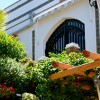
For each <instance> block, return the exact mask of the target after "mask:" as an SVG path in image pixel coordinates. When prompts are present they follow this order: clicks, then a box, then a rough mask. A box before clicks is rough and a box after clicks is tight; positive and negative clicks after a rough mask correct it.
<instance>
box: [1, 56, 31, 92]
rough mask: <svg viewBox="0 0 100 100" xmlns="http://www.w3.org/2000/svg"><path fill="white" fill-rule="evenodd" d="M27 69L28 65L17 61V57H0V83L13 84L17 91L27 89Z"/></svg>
mask: <svg viewBox="0 0 100 100" xmlns="http://www.w3.org/2000/svg"><path fill="white" fill-rule="evenodd" d="M25 71H26V66H23V65H21V63H18V62H16V61H15V59H11V58H8V57H6V58H0V84H3V83H5V84H7V85H9V86H13V87H14V88H15V89H16V91H17V92H22V91H25V90H26V86H29V82H28V80H29V79H28V77H27V75H26V73H25Z"/></svg>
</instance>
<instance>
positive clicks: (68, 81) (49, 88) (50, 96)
mask: <svg viewBox="0 0 100 100" xmlns="http://www.w3.org/2000/svg"><path fill="white" fill-rule="evenodd" d="M52 61H58V62H63V63H65V64H70V65H73V66H74V67H75V66H78V65H81V64H84V63H88V62H91V61H93V60H91V59H87V58H85V57H84V56H83V55H82V53H78V54H77V53H75V52H71V53H70V54H69V55H67V54H66V52H65V51H64V52H62V53H61V54H58V55H56V54H54V53H50V57H49V58H45V59H43V60H41V61H39V62H38V66H37V67H35V70H34V72H33V73H34V76H35V77H33V81H35V82H37V86H36V91H35V92H36V95H37V96H38V97H39V98H40V99H41V100H81V99H82V100H94V99H95V98H97V91H96V87H95V85H94V82H93V80H92V79H91V78H85V79H84V77H82V76H80V75H79V76H78V77H80V78H81V79H84V80H83V81H81V84H80V85H76V84H75V82H76V81H77V78H78V77H77V75H72V76H67V77H64V78H61V79H57V80H54V81H51V80H49V79H48V77H49V75H51V74H53V73H56V72H59V71H62V70H58V69H57V68H54V67H53V66H52V64H51V62H52ZM92 70H93V71H95V72H96V73H97V74H99V73H100V67H98V68H96V69H92ZM89 71H90V70H89ZM89 71H88V72H89ZM83 85H89V86H90V89H89V90H87V91H86V90H84V89H83V87H82V86H83Z"/></svg>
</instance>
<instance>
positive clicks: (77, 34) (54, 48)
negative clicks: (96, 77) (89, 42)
mask: <svg viewBox="0 0 100 100" xmlns="http://www.w3.org/2000/svg"><path fill="white" fill-rule="evenodd" d="M71 42H75V43H77V44H79V46H80V48H81V50H84V49H85V25H84V23H82V22H81V21H79V20H76V19H67V20H65V21H64V22H63V23H62V24H61V25H60V26H59V27H57V29H56V30H55V31H54V32H53V34H52V35H51V36H50V38H49V39H48V41H47V43H46V50H45V54H46V56H48V52H54V53H56V54H57V53H60V52H61V51H62V50H64V49H65V46H66V44H68V43H71Z"/></svg>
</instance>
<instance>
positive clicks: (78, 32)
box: [5, 0, 100, 61]
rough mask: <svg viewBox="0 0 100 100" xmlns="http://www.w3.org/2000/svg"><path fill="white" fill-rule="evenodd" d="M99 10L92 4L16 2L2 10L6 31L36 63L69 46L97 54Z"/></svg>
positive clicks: (47, 0) (60, 0)
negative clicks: (72, 45)
mask: <svg viewBox="0 0 100 100" xmlns="http://www.w3.org/2000/svg"><path fill="white" fill-rule="evenodd" d="M89 1H90V2H89ZM99 7H100V6H99V2H98V3H97V5H96V1H95V0H19V1H18V2H16V3H14V4H12V5H11V6H9V7H7V8H6V9H5V11H6V12H7V14H8V18H7V23H6V24H7V25H6V30H7V33H8V34H17V35H18V38H19V40H20V41H22V42H23V43H24V44H25V46H26V50H27V52H28V56H30V57H31V58H33V59H35V60H36V61H37V60H38V58H40V57H42V56H47V55H48V52H49V51H53V52H55V53H58V52H60V51H61V50H62V49H64V48H65V45H66V44H68V43H70V42H75V43H78V44H79V46H80V47H81V50H83V49H86V50H89V51H92V52H98V53H100V32H99V30H100V27H99V26H100V24H99V21H100V20H99V17H100V15H99V14H100V13H99V9H98V8H99Z"/></svg>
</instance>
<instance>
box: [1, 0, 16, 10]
mask: <svg viewBox="0 0 100 100" xmlns="http://www.w3.org/2000/svg"><path fill="white" fill-rule="evenodd" d="M16 1H18V0H0V9H4V8H6V7H8V6H9V5H11V4H13V3H14V2H16Z"/></svg>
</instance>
